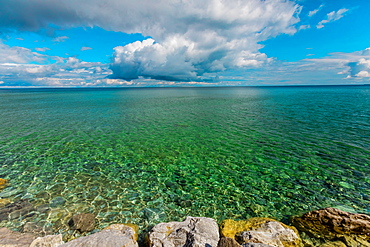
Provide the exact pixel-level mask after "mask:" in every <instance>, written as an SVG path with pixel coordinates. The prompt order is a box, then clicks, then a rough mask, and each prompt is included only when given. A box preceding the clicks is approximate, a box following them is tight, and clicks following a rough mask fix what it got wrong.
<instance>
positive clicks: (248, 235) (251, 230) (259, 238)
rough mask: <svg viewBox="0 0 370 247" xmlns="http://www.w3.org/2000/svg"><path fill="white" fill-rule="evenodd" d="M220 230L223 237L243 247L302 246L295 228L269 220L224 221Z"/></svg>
mask: <svg viewBox="0 0 370 247" xmlns="http://www.w3.org/2000/svg"><path fill="white" fill-rule="evenodd" d="M220 229H221V235H222V236H224V237H228V238H232V239H236V240H237V241H238V242H239V243H240V244H242V245H243V246H252V245H251V244H265V245H270V246H277V247H283V246H284V247H290V246H292V247H293V246H300V243H301V240H300V237H299V234H298V231H297V230H296V229H295V228H294V227H291V226H287V225H285V224H283V223H281V222H278V221H276V220H273V219H269V218H250V219H248V220H243V221H234V220H224V221H223V222H222V223H221V227H220ZM247 244H249V245H247ZM256 246H257V245H256Z"/></svg>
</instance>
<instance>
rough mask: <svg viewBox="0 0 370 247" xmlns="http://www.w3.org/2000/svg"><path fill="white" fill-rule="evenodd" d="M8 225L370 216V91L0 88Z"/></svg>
mask: <svg viewBox="0 0 370 247" xmlns="http://www.w3.org/2000/svg"><path fill="white" fill-rule="evenodd" d="M0 178H6V179H9V181H10V185H9V186H8V187H7V188H5V189H4V190H2V191H1V193H0V198H3V199H4V198H9V199H10V200H12V201H17V200H19V199H28V200H29V201H30V202H31V203H32V204H33V205H35V206H36V207H37V206H40V205H43V204H50V203H51V210H49V211H46V212H45V211H42V210H39V211H36V212H35V213H34V214H33V215H29V216H30V217H24V216H22V217H20V218H14V219H12V220H11V221H3V222H1V223H0V226H7V227H11V228H13V229H20V228H21V227H22V225H24V224H25V223H26V222H29V221H32V222H39V223H42V224H45V225H49V226H52V227H54V230H55V231H59V232H60V233H66V232H67V230H68V226H67V221H68V219H69V218H70V217H71V216H72V215H73V214H76V213H94V214H96V215H97V219H98V226H97V228H101V227H104V226H106V225H109V224H111V223H124V222H131V223H136V224H138V225H139V226H140V227H141V228H142V229H143V228H146V227H149V226H152V225H153V224H156V223H158V222H164V221H172V220H183V219H184V218H185V216H187V215H191V216H206V217H212V218H215V219H216V220H218V221H221V220H222V219H226V218H232V219H245V218H249V217H252V216H267V217H272V218H275V219H278V220H283V221H284V220H287V219H288V218H289V217H290V216H292V215H296V214H301V213H304V212H307V211H310V210H314V209H318V208H321V207H328V206H335V207H338V208H341V209H344V210H347V211H352V212H359V213H360V212H361V213H367V214H369V213H370V86H327V87H228V88H141V89H139V88H137V89H17V90H11V89H3V90H0Z"/></svg>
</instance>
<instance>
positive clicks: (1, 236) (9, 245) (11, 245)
mask: <svg viewBox="0 0 370 247" xmlns="http://www.w3.org/2000/svg"><path fill="white" fill-rule="evenodd" d="M35 238H36V237H35V236H34V235H32V234H28V233H20V232H14V231H12V230H9V229H8V228H6V227H3V228H0V246H2V247H29V246H30V244H31V243H32V242H33V240H34V239H35Z"/></svg>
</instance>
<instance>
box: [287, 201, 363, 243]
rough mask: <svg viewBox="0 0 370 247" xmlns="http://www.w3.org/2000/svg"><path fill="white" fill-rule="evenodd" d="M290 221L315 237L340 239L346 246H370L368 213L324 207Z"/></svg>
mask: <svg viewBox="0 0 370 247" xmlns="http://www.w3.org/2000/svg"><path fill="white" fill-rule="evenodd" d="M292 222H293V224H294V225H295V226H296V227H297V228H298V229H299V230H301V231H303V232H307V233H308V234H310V235H312V236H314V237H315V238H320V239H328V240H333V241H341V242H343V243H344V244H345V245H346V246H370V216H369V215H365V214H353V213H348V212H344V211H341V210H339V209H336V208H324V209H320V210H316V211H311V212H308V213H306V214H304V215H303V216H301V217H295V218H293V219H292Z"/></svg>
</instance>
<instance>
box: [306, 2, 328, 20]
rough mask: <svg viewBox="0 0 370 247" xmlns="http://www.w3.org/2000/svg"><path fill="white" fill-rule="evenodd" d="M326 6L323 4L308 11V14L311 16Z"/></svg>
mask: <svg viewBox="0 0 370 247" xmlns="http://www.w3.org/2000/svg"><path fill="white" fill-rule="evenodd" d="M323 7H324V4H321V5H320V6H319V7H318V8H317V9H314V10H312V11H310V12H308V16H309V17H311V16H314V15H315V14H316V13H317V12H319V11H320V10H321V9H322V8H323Z"/></svg>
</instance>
